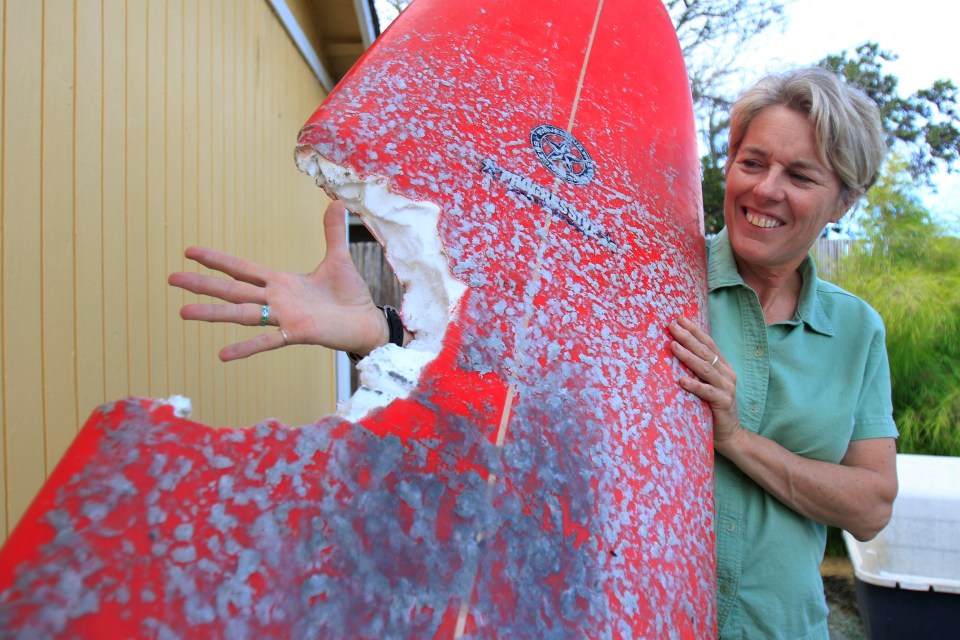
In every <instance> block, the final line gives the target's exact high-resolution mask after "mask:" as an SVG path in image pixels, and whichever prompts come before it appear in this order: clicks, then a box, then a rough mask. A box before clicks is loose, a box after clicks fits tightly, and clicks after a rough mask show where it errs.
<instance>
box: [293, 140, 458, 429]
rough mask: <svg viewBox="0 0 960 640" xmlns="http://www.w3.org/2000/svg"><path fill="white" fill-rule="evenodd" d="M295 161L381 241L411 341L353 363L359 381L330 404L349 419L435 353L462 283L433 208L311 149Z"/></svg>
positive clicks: (404, 389)
mask: <svg viewBox="0 0 960 640" xmlns="http://www.w3.org/2000/svg"><path fill="white" fill-rule="evenodd" d="M296 159H297V166H298V167H299V168H300V170H301V171H303V172H304V173H306V174H307V175H309V176H311V177H313V178H314V180H315V181H316V183H317V185H318V186H319V187H321V188H322V189H324V190H325V191H326V192H327V193H330V194H331V195H333V196H334V197H336V198H338V199H340V200H342V201H343V202H344V203H345V204H346V205H347V208H348V209H349V210H350V211H351V212H353V213H354V214H356V215H357V216H358V217H359V218H360V219H361V220H362V221H363V223H364V224H365V225H366V226H367V228H368V229H370V232H371V233H372V234H373V235H374V237H376V238H377V240H378V241H379V242H380V244H381V245H383V249H384V252H385V254H386V257H387V261H388V262H389V263H390V265H391V266H392V267H393V269H394V272H395V273H396V275H397V279H398V280H399V281H400V284H401V285H403V288H404V295H403V303H402V306H401V317H402V318H403V324H404V326H406V328H407V329H408V330H409V331H410V332H411V333H413V334H414V336H415V339H414V340H413V342H411V343H410V344H408V345H407V346H406V347H405V348H399V347H397V346H395V345H386V346H383V347H380V348H379V349H375V350H374V351H372V352H371V353H370V354H369V355H368V356H367V357H366V358H364V359H363V360H361V361H360V363H359V364H358V365H357V371H358V372H359V377H360V387H359V389H358V390H357V392H356V393H355V394H354V395H353V396H352V397H351V398H350V399H349V400H347V401H346V402H344V403H343V404H342V405H341V406H340V407H338V409H337V413H338V414H339V415H342V416H344V417H345V418H347V419H348V420H353V421H356V420H358V419H360V418H361V417H363V416H364V415H366V414H367V413H368V412H369V411H371V410H373V409H375V408H378V407H382V406H386V405H387V404H389V403H390V402H392V401H393V400H394V399H397V398H404V397H406V396H407V395H408V394H409V393H410V391H411V390H412V389H413V388H414V387H415V386H416V384H417V381H418V380H419V378H420V372H421V371H422V370H423V367H424V366H426V364H427V363H428V362H430V361H431V360H432V359H433V358H434V357H436V355H437V354H438V353H439V352H440V347H441V345H442V343H443V336H444V334H445V333H446V330H447V326H448V325H449V323H450V317H451V314H452V313H453V311H454V309H455V307H456V305H457V302H459V300H460V298H461V297H462V296H463V294H464V292H465V291H466V290H467V287H466V285H465V284H464V283H463V282H461V281H460V280H457V279H456V278H455V277H454V276H453V274H452V273H451V272H450V267H449V265H448V264H447V259H446V255H445V254H444V251H443V246H442V244H441V242H440V235H439V233H438V231H437V222H438V220H439V218H440V207H438V206H437V205H436V204H434V203H432V202H427V201H416V200H411V199H409V198H405V197H402V196H399V195H397V194H395V193H393V192H392V191H390V189H389V187H388V182H387V179H386V178H385V177H383V176H368V177H366V178H360V177H359V176H358V175H357V174H356V173H355V172H353V171H352V170H351V169H349V168H347V167H343V166H340V165H337V164H334V163H332V162H330V161H329V160H327V159H326V158H324V157H323V156H321V155H319V154H318V153H317V152H316V151H314V150H313V149H312V148H311V147H300V148H298V149H297V154H296Z"/></svg>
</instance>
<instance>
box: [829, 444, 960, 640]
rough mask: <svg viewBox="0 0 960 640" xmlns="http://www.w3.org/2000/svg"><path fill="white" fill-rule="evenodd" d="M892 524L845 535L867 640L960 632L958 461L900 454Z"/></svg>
mask: <svg viewBox="0 0 960 640" xmlns="http://www.w3.org/2000/svg"><path fill="white" fill-rule="evenodd" d="M897 475H898V477H899V480H900V491H899V494H898V496H897V500H896V502H895V503H894V505H893V517H892V518H891V519H890V524H888V525H887V527H886V528H885V529H884V530H883V531H882V532H880V535H878V536H877V537H876V538H874V539H873V540H870V541H869V542H858V541H857V540H855V539H854V538H853V537H852V536H851V535H850V534H848V533H847V532H844V533H843V539H844V542H845V544H846V547H847V553H848V554H849V556H850V560H851V562H852V563H853V570H854V574H855V577H856V588H857V604H858V606H859V608H860V617H861V619H862V620H863V623H864V627H865V628H866V631H867V635H868V637H870V638H871V640H882V639H884V638H898V639H899V638H947V637H958V636H955V635H951V634H960V630H958V629H960V458H952V457H940V456H919V455H908V454H900V455H898V456H897Z"/></svg>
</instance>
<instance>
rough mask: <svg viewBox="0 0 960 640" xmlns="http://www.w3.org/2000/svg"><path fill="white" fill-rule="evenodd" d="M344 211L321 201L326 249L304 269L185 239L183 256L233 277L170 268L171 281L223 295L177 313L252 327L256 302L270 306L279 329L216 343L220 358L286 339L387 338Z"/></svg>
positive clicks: (257, 318)
mask: <svg viewBox="0 0 960 640" xmlns="http://www.w3.org/2000/svg"><path fill="white" fill-rule="evenodd" d="M345 211H346V210H345V207H344V205H343V203H342V202H339V201H334V202H331V203H330V205H329V206H328V207H327V210H326V212H325V213H324V218H323V229H324V237H325V238H326V243H327V253H326V255H325V256H324V258H323V261H322V262H321V263H320V265H319V266H318V267H317V268H316V269H315V270H314V271H313V273H310V274H307V275H301V274H296V273H289V272H287V271H276V270H273V269H267V268H266V267H262V266H260V265H258V264H256V263H254V262H250V261H248V260H243V259H241V258H237V257H234V256H230V255H227V254H225V253H220V252H219V251H214V250H213V249H206V248H203V247H190V248H189V249H187V250H186V252H185V255H186V257H187V258H189V259H191V260H195V261H196V262H198V263H200V264H202V265H203V266H205V267H207V268H209V269H213V270H214V271H219V272H221V273H223V274H226V275H227V276H230V278H232V280H227V279H223V278H219V277H216V276H209V275H201V274H198V273H184V272H178V273H174V274H171V275H170V278H169V280H168V281H169V283H170V284H171V285H173V286H175V287H180V288H181V289H186V290H187V291H190V292H192V293H197V294H200V295H208V296H213V297H215V298H220V299H221V300H223V301H225V302H226V303H227V304H188V305H186V306H184V307H183V308H182V309H180V316H181V317H182V318H183V319H185V320H201V321H203V322H233V323H236V324H241V325H245V326H251V327H252V326H258V325H260V323H261V317H262V316H261V313H262V307H263V305H267V306H268V307H269V308H270V315H269V321H268V324H270V325H273V326H278V327H280V329H281V330H282V331H268V332H266V333H261V334H260V335H258V336H256V337H254V338H250V339H249V340H244V341H242V342H238V343H236V344H231V345H228V346H226V347H224V348H223V349H222V350H221V351H220V359H221V360H223V361H224V362H227V361H230V360H237V359H239V358H246V357H248V356H252V355H254V354H256V353H261V352H264V351H269V350H271V349H277V348H279V347H283V346H286V345H287V344H316V345H322V346H325V347H329V348H331V349H340V350H343V351H352V352H355V353H360V354H366V353H369V352H370V351H372V350H373V349H375V348H377V347H379V346H381V345H383V344H386V342H387V340H388V337H389V336H388V330H387V324H386V320H385V319H384V316H383V313H382V312H381V311H380V310H379V309H377V307H376V306H375V305H374V304H373V300H372V298H371V297H370V289H369V288H368V287H367V283H366V282H364V280H363V278H362V277H361V276H360V274H359V273H358V272H357V269H356V267H355V266H354V265H353V261H352V260H351V259H350V251H349V249H348V248H347V241H346V223H345V219H344V218H345Z"/></svg>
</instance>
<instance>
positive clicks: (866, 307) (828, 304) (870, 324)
mask: <svg viewBox="0 0 960 640" xmlns="http://www.w3.org/2000/svg"><path fill="white" fill-rule="evenodd" d="M816 291H817V301H818V303H819V305H820V308H821V310H822V311H823V313H824V315H825V316H826V317H827V318H829V320H830V323H831V324H832V325H833V326H834V327H836V328H837V329H840V330H842V329H844V328H847V329H855V330H856V331H857V332H858V333H861V334H863V333H879V334H883V333H884V332H885V330H884V326H883V318H881V317H880V314H879V313H877V311H876V309H874V308H873V307H871V306H870V304H869V303H868V302H867V301H866V300H864V299H863V298H860V297H858V296H856V295H854V294H852V293H850V292H849V291H847V290H845V289H842V288H840V287H838V286H837V285H835V284H833V283H832V282H827V281H826V280H820V279H817V289H816Z"/></svg>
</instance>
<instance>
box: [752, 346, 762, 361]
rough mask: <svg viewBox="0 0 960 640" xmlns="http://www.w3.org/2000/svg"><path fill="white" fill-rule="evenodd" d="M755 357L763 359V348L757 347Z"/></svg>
mask: <svg viewBox="0 0 960 640" xmlns="http://www.w3.org/2000/svg"><path fill="white" fill-rule="evenodd" d="M753 357H755V358H762V357H763V347H757V348H756V349H754V350H753Z"/></svg>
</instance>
